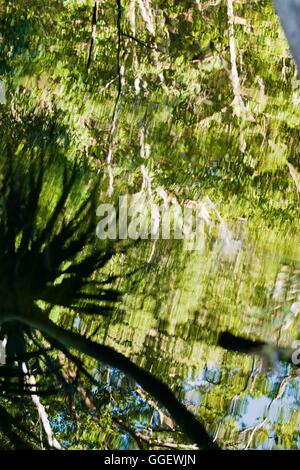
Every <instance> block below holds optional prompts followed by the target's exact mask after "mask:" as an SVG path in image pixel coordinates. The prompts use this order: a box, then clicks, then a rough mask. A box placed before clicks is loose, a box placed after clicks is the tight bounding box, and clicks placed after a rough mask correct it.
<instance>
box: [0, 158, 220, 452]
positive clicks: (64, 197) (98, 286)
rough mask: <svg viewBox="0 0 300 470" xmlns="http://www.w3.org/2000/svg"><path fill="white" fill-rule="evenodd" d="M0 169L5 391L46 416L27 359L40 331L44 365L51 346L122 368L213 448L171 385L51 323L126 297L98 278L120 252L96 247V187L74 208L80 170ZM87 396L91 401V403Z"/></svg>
mask: <svg viewBox="0 0 300 470" xmlns="http://www.w3.org/2000/svg"><path fill="white" fill-rule="evenodd" d="M1 163H2V168H1V170H2V173H3V182H2V188H1V200H2V214H1V227H0V228H1V236H0V237H1V240H0V242H1V247H2V252H1V269H2V274H1V284H0V289H1V291H0V292H1V300H2V308H1V317H0V319H1V325H2V334H4V335H6V336H7V344H8V346H9V347H8V351H7V352H8V354H7V367H6V369H5V371H6V374H7V377H5V378H4V383H3V385H4V389H5V390H6V392H7V393H13V392H18V393H20V394H22V395H25V394H31V395H33V398H34V400H35V405H36V407H37V408H38V411H39V414H40V418H41V413H42V408H41V403H40V401H39V399H38V398H37V397H38V396H39V395H41V391H42V389H41V380H39V381H38V380H36V379H35V376H34V374H33V369H34V367H33V366H32V365H30V364H29V361H28V360H27V358H26V354H29V358H30V354H31V353H33V355H36V354H35V352H34V351H33V350H32V338H33V335H35V331H39V332H40V335H41V337H42V345H41V348H42V353H41V355H44V359H45V360H47V355H48V363H49V354H48V353H46V351H44V348H45V344H44V343H45V340H46V341H47V344H48V348H49V347H50V348H55V349H57V350H61V351H62V352H65V353H66V354H69V353H68V350H70V349H71V350H73V351H77V353H80V354H81V355H82V356H83V357H84V356H90V357H92V358H94V359H95V360H96V361H101V362H105V363H106V364H108V365H109V366H111V367H113V368H117V369H119V370H120V371H122V372H124V373H125V374H126V375H128V376H130V377H131V378H132V379H133V380H135V381H136V382H138V383H139V384H140V386H141V387H142V388H143V389H144V390H145V391H147V392H148V393H150V395H152V396H153V397H154V398H155V399H156V400H158V401H159V403H160V404H161V405H162V406H164V407H165V408H166V409H168V411H169V413H170V415H171V417H172V418H173V420H174V421H175V422H176V423H177V424H178V425H179V426H180V427H181V429H182V430H183V431H184V432H185V433H186V435H187V436H188V437H189V438H190V439H191V440H192V441H193V442H195V443H196V444H197V445H198V446H199V447H205V448H206V447H207V448H211V447H215V446H214V444H213V443H212V441H211V439H210V437H209V436H208V434H207V433H206V431H205V430H204V428H203V426H202V425H201V423H199V421H198V420H197V419H196V418H195V417H194V416H193V414H192V413H190V412H189V411H188V410H187V409H186V408H185V407H184V406H183V405H182V404H181V403H180V402H179V401H178V400H177V399H176V398H175V396H174V394H173V393H172V392H171V390H170V389H169V388H168V387H167V386H166V385H165V384H163V383H162V382H160V381H159V380H158V379H156V378H155V377H154V376H152V375H151V374H150V373H148V372H146V371H145V370H143V369H142V368H140V367H139V366H137V365H136V364H134V363H133V362H131V361H130V360H129V359H128V358H127V357H125V356H124V355H122V354H121V353H119V352H117V351H115V350H114V349H112V348H111V347H109V346H106V345H103V344H98V343H95V342H93V341H91V340H90V339H88V338H87V337H85V336H83V335H81V334H79V333H75V332H73V331H71V330H70V329H69V328H66V327H64V326H63V322H62V321H60V322H59V323H55V322H54V321H52V320H51V317H52V316H53V314H54V312H55V311H56V312H57V308H60V310H59V311H60V312H61V314H60V315H63V317H64V318H65V319H69V320H68V321H70V319H71V317H70V315H71V314H72V312H73V311H76V312H77V315H82V314H86V315H101V316H103V315H107V314H108V313H109V312H111V311H112V310H113V308H114V304H115V303H116V302H118V300H119V298H120V293H119V292H118V291H117V290H115V289H113V288H112V287H111V286H110V285H109V279H100V274H99V273H101V268H103V267H104V266H105V265H106V263H107V262H108V261H109V260H111V259H112V257H113V255H114V249H113V248H112V247H111V246H105V245H101V246H95V244H94V243H93V242H94V239H95V238H94V237H95V235H94V227H95V220H94V217H95V212H96V200H97V199H96V192H97V190H98V187H97V181H93V182H92V183H91V182H89V183H88V191H85V195H81V196H80V199H79V202H78V203H77V207H76V206H75V207H76V208H75V209H74V203H73V204H71V203H70V202H73V201H74V200H75V201H78V197H79V196H78V190H82V187H83V186H82V173H83V172H82V171H80V170H79V169H78V168H75V167H73V168H72V169H70V170H69V169H67V168H62V167H60V166H59V165H58V164H57V163H55V161H53V159H50V158H46V157H44V159H43V161H41V160H40V158H38V157H36V158H29V159H28V161H25V162H20V161H19V160H17V159H15V158H14V157H13V156H11V155H9V158H3V159H2V162H1ZM51 175H55V179H56V180H57V181H59V183H56V185H55V186H53V182H52V187H51V188H49V186H48V185H49V184H51ZM52 177H53V176H52ZM57 187H58V188H59V190H58V191H57ZM76 188H77V189H76ZM78 188H79V189H78ZM76 191H77V194H76ZM72 198H73V201H70V200H71V199H72ZM76 198H77V199H76ZM43 338H44V339H43ZM70 358H73V353H72V355H69V359H70ZM50 362H51V361H50ZM76 362H77V366H78V363H80V360H78V358H77V359H76ZM47 367H48V369H49V370H51V368H52V373H53V374H56V376H57V377H58V376H59V378H60V380H61V383H60V391H63V388H67V385H68V380H66V377H65V376H64V375H63V374H61V373H60V372H59V368H58V367H57V365H55V363H53V361H52V363H51V364H50V363H49V364H48V365H47ZM38 375H39V374H37V376H38ZM77 387H78V385H77ZM46 391H47V389H46V390H45V389H44V392H46ZM87 398H88V396H87V395H86V400H85V401H86V402H87ZM43 418H44V421H43V423H44V424H43V425H44V429H45V426H46V427H47V426H48V424H49V422H47V420H46V417H45V413H44V414H43ZM6 422H7V423H9V418H8V416H6V418H5V416H4V419H3V423H4V425H2V429H3V431H4V432H5V433H6V434H7V433H9V434H10V435H11V436H12V431H10V428H9V426H8V425H7V426H6V427H5V423H6ZM3 426H4V427H3ZM4 428H5V429H4ZM47 435H48V441H51V439H49V433H47ZM56 447H57V446H56Z"/></svg>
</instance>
